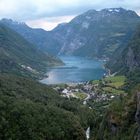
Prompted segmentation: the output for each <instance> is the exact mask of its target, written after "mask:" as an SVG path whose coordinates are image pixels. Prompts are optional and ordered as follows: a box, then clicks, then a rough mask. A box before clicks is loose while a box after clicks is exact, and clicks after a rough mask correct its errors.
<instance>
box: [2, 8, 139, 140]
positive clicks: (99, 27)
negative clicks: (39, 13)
mask: <svg viewBox="0 0 140 140" xmlns="http://www.w3.org/2000/svg"><path fill="white" fill-rule="evenodd" d="M139 60H140V17H139V15H138V14H137V13H136V12H135V11H132V10H127V9H124V8H105V9H102V10H89V11H87V12H85V13H83V14H80V15H78V16H76V17H75V18H74V19H72V20H71V21H70V22H68V23H65V24H59V25H58V26H57V27H56V28H54V29H53V30H51V31H45V30H43V29H40V28H39V29H34V28H31V27H29V26H28V25H27V24H26V23H22V22H17V21H14V20H11V19H6V18H4V19H1V20H0V140H140V61H139Z"/></svg>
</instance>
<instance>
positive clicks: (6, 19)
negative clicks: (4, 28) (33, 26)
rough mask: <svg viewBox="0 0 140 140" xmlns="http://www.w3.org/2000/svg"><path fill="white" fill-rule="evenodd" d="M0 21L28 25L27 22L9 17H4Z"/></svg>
mask: <svg viewBox="0 0 140 140" xmlns="http://www.w3.org/2000/svg"><path fill="white" fill-rule="evenodd" d="M0 22H2V23H6V24H15V25H17V24H18V25H26V23H25V22H18V21H15V20H12V19H8V18H3V19H1V20H0Z"/></svg>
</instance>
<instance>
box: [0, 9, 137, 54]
mask: <svg viewBox="0 0 140 140" xmlns="http://www.w3.org/2000/svg"><path fill="white" fill-rule="evenodd" d="M1 22H2V23H3V24H6V25H7V26H9V27H10V28H12V29H14V30H15V31H17V32H18V33H20V34H21V35H22V36H24V37H25V38H26V39H27V40H28V41H30V42H31V43H34V44H35V45H37V46H38V48H39V49H41V50H43V51H48V52H49V53H51V54H54V55H58V54H66V55H79V56H92V57H93V56H94V57H109V56H111V54H112V53H113V52H114V51H115V50H116V49H117V48H122V47H124V46H125V45H126V44H127V42H128V40H129V39H130V38H131V36H132V34H133V32H134V30H135V28H136V26H137V25H138V24H139V23H140V17H139V16H138V15H137V14H136V13H135V12H134V11H131V10H125V9H123V8H108V9H103V10H100V11H96V10H89V11H87V12H85V13H83V14H81V15H79V16H77V17H75V18H74V19H73V20H72V21H70V22H69V23H64V24H60V25H58V26H57V27H56V28H55V29H54V30H52V31H50V32H47V31H45V30H42V29H32V28H30V27H28V26H27V25H26V24H24V23H18V22H14V21H12V20H7V19H3V20H1Z"/></svg>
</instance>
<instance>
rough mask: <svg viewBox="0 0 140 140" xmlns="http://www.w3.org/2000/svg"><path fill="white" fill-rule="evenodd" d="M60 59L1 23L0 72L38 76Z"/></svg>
mask: <svg viewBox="0 0 140 140" xmlns="http://www.w3.org/2000/svg"><path fill="white" fill-rule="evenodd" d="M58 64H62V62H61V61H60V60H57V59H56V58H55V57H52V56H50V55H48V54H46V53H43V52H41V51H39V50H37V48H36V46H34V45H32V44H31V43H29V42H28V41H26V40H25V39H24V38H23V37H22V36H21V35H19V34H18V33H16V32H15V31H13V30H11V29H9V28H8V27H6V26H5V25H3V24H0V72H2V73H9V72H10V73H16V74H20V75H24V76H32V77H38V76H39V75H42V73H43V72H45V71H46V68H47V66H51V65H58Z"/></svg>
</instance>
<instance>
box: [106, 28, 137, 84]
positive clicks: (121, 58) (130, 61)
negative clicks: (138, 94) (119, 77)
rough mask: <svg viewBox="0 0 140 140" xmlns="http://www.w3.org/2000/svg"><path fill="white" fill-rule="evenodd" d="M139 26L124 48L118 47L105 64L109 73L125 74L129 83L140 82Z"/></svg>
mask: <svg viewBox="0 0 140 140" xmlns="http://www.w3.org/2000/svg"><path fill="white" fill-rule="evenodd" d="M139 60H140V26H138V27H137V29H136V31H135V34H134V35H133V37H132V38H131V39H130V40H129V43H128V44H127V45H126V47H125V49H124V50H120V49H118V50H117V51H116V52H115V53H114V54H113V56H112V57H111V58H110V60H109V62H108V63H107V64H106V67H108V68H109V69H110V70H111V73H117V74H123V75H126V76H127V77H128V79H129V82H130V85H132V86H133V85H136V84H137V83H140V78H139V77H140V61H139Z"/></svg>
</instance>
